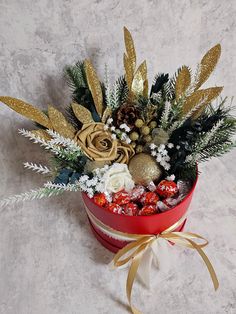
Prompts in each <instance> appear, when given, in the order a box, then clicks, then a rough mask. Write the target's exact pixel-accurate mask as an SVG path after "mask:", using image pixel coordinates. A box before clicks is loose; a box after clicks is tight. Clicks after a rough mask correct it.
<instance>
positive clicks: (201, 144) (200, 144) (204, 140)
mask: <svg viewBox="0 0 236 314" xmlns="http://www.w3.org/2000/svg"><path fill="white" fill-rule="evenodd" d="M223 123H224V120H223V119H222V120H219V121H218V122H217V123H216V124H215V125H214V126H213V127H212V129H211V130H210V131H208V132H206V133H205V134H204V135H203V136H201V137H200V138H199V140H198V141H197V142H196V144H195V147H194V148H193V153H192V154H190V155H188V156H187V158H186V162H187V163H191V164H196V161H197V160H198V159H199V154H200V151H201V150H203V149H204V148H205V147H206V146H207V145H208V144H209V142H210V140H211V139H212V138H213V137H214V136H215V134H216V133H217V131H218V130H219V128H220V127H221V125H222V124H223Z"/></svg>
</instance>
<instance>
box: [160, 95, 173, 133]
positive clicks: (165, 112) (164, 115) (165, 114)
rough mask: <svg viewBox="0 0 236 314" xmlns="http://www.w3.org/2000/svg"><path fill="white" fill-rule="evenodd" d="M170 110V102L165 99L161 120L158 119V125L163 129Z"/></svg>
mask: <svg viewBox="0 0 236 314" xmlns="http://www.w3.org/2000/svg"><path fill="white" fill-rule="evenodd" d="M170 110H171V103H170V102H169V101H166V102H165V106H164V110H163V112H162V116H161V120H160V127H161V128H163V129H165V127H166V125H167V124H168V119H169V115H170Z"/></svg>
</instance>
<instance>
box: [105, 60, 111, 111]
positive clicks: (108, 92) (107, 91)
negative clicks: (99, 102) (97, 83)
mask: <svg viewBox="0 0 236 314" xmlns="http://www.w3.org/2000/svg"><path fill="white" fill-rule="evenodd" d="M111 94H112V93H111V84H110V76H109V71H108V67H107V64H105V95H106V103H107V106H108V107H111V106H112V104H111V102H112V97H111V96H112V95H111Z"/></svg>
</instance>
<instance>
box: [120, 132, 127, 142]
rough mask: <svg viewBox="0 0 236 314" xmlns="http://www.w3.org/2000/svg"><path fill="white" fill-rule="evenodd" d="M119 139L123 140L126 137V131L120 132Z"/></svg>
mask: <svg viewBox="0 0 236 314" xmlns="http://www.w3.org/2000/svg"><path fill="white" fill-rule="evenodd" d="M120 138H121V140H122V141H124V140H126V139H127V134H126V133H121V136H120Z"/></svg>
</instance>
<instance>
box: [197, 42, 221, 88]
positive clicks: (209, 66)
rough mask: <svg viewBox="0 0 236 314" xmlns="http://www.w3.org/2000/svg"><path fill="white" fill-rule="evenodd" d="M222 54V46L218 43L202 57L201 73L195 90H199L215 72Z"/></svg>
mask: <svg viewBox="0 0 236 314" xmlns="http://www.w3.org/2000/svg"><path fill="white" fill-rule="evenodd" d="M220 54H221V46H220V44H217V45H216V46H214V47H213V48H211V49H210V50H209V51H208V52H207V53H206V54H205V55H204V57H203V58H202V60H201V63H200V74H199V78H198V83H197V85H196V88H195V90H197V89H198V88H199V87H200V86H202V84H203V83H204V82H206V80H207V79H208V77H209V76H210V75H211V73H212V72H213V70H214V68H215V66H216V64H217V62H218V60H219V58H220Z"/></svg>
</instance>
